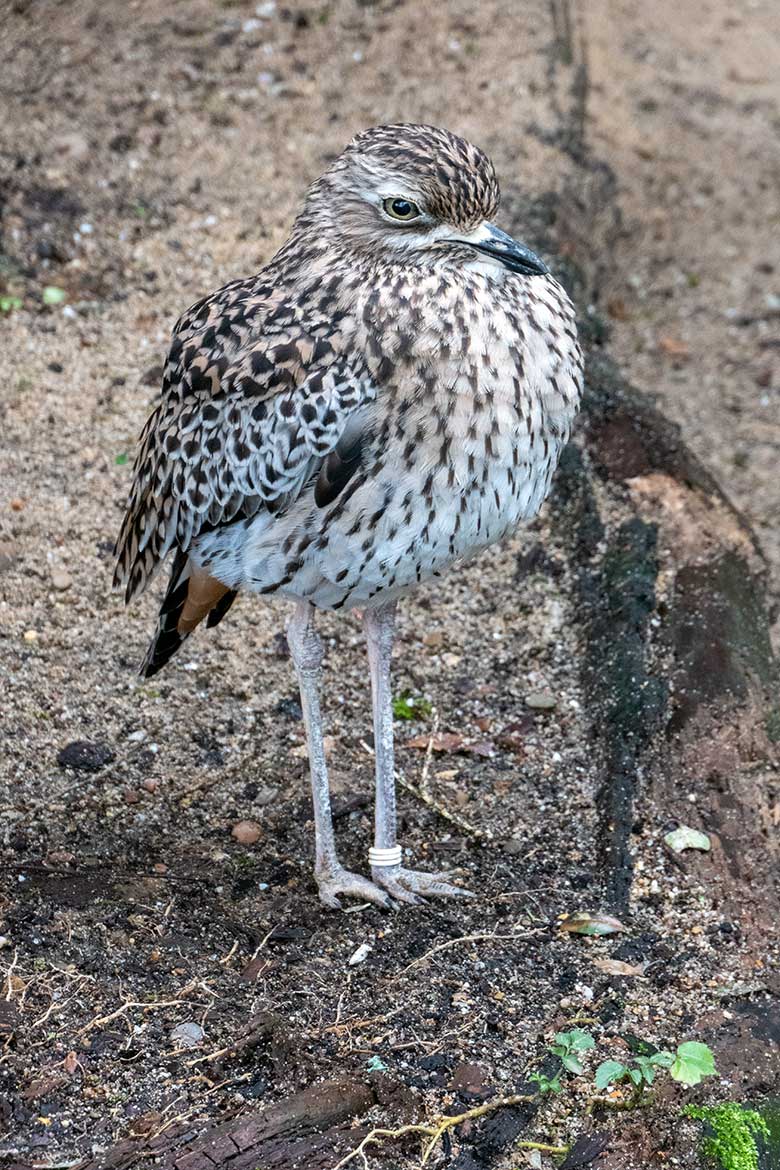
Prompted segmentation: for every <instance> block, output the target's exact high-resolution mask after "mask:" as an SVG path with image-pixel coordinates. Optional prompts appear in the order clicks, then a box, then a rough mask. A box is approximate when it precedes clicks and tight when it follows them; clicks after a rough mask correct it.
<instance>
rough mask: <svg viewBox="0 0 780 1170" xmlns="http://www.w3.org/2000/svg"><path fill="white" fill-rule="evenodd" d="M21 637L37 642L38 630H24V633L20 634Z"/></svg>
mask: <svg viewBox="0 0 780 1170" xmlns="http://www.w3.org/2000/svg"><path fill="white" fill-rule="evenodd" d="M22 637H23V638H24V640H25V642H37V641H38V631H37V630H25V631H24V633H23V634H22Z"/></svg>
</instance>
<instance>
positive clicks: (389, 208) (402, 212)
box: [382, 198, 420, 223]
mask: <svg viewBox="0 0 780 1170" xmlns="http://www.w3.org/2000/svg"><path fill="white" fill-rule="evenodd" d="M382 208H383V210H384V212H385V214H386V215H389V216H390V218H391V219H400V220H403V221H404V222H405V223H408V222H409V220H411V219H418V218H419V215H420V208H419V207H418V206H417V204H416V203H412V201H411V199H395V198H393V199H385V200H384V202H383V203H382Z"/></svg>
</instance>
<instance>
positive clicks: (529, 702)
mask: <svg viewBox="0 0 780 1170" xmlns="http://www.w3.org/2000/svg"><path fill="white" fill-rule="evenodd" d="M525 705H526V707H530V708H531V710H532V711H553V710H554V709H555V708H556V707H557V706H558V700H557V699H556V698H555V696H554V695H550V694H547V693H546V692H545V691H531V694H530V695H526V696H525Z"/></svg>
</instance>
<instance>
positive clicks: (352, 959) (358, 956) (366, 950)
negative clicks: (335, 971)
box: [347, 942, 371, 967]
mask: <svg viewBox="0 0 780 1170" xmlns="http://www.w3.org/2000/svg"><path fill="white" fill-rule="evenodd" d="M370 954H371V944H370V943H365V942H364V943H361V944H360V946H359V947H358V948H357V950H355V951H353V952H352V954H351V955H350V956H349V958H348V959H347V963H348V965H349V966H350V967H357V965H358V963H364V962H365V961H366V959H367V958H368V956H369V955H370Z"/></svg>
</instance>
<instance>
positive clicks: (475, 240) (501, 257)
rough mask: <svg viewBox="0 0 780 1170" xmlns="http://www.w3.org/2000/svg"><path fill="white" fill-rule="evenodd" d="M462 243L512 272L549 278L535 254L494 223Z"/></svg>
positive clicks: (480, 228)
mask: <svg viewBox="0 0 780 1170" xmlns="http://www.w3.org/2000/svg"><path fill="white" fill-rule="evenodd" d="M461 242H462V243H464V244H469V245H470V246H471V247H472V248H474V249H475V250H476V251H477V252H482V253H484V254H485V255H486V256H492V257H493V258H494V259H496V260H498V262H499V263H500V264H502V265H503V266H504V267H505V268H508V269H509V270H510V272H517V273H519V274H520V275H522V276H547V275H548V273H549V271H550V270H549V268H548V267H547V265H546V264H545V263H544V261H543V260H541V259H540V258H539V257H538V256H537V255H536V253H535V252H532V251H531V249H530V248H527V247H526V245H525V244H521V243H520V242H519V241H518V240H515V239H513V238H512V236H510V235H509V234H508V233H507V232H504V231H502V230H501V228H497V227H496V226H495V225H494V224H492V223H485V224H482V225H481V226H480V227H479V228H478V229H477V231H476V232H474V233H472V235H471V237H468V236H466V237H465V238H464V239H463V240H462V241H461Z"/></svg>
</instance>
